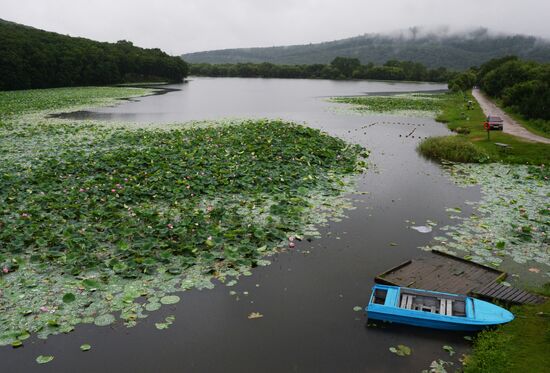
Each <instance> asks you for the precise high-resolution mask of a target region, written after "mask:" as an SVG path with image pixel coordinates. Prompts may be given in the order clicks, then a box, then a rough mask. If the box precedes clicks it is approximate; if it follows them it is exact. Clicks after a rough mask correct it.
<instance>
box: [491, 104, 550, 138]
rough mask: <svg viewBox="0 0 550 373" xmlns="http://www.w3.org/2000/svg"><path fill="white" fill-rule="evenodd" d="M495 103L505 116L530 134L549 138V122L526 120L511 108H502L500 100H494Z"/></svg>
mask: <svg viewBox="0 0 550 373" xmlns="http://www.w3.org/2000/svg"><path fill="white" fill-rule="evenodd" d="M496 102H497V104H498V105H499V107H500V108H502V110H504V111H505V112H506V114H508V115H509V116H510V117H512V118H513V119H514V120H515V121H516V122H518V123H519V124H521V125H522V126H523V127H525V128H526V129H528V130H529V131H530V132H533V133H534V134H535V135H539V136H542V137H546V138H550V121H549V120H543V119H527V118H525V117H524V116H523V115H521V114H518V113H517V112H516V111H515V110H514V109H513V108H510V107H506V106H504V105H503V104H502V102H501V101H500V100H496Z"/></svg>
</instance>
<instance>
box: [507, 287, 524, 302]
mask: <svg viewBox="0 0 550 373" xmlns="http://www.w3.org/2000/svg"><path fill="white" fill-rule="evenodd" d="M522 291H523V290H521V289H518V288H514V287H513V288H512V291H511V292H510V293H509V294H507V295H506V297H507V298H508V299H509V300H512V299H514V297H515V296H516V295H517V294H519V293H520V292H522Z"/></svg>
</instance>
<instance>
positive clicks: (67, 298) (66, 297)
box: [63, 293, 76, 303]
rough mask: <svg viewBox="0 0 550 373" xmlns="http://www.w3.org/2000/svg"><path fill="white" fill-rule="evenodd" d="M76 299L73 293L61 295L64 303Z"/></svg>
mask: <svg viewBox="0 0 550 373" xmlns="http://www.w3.org/2000/svg"><path fill="white" fill-rule="evenodd" d="M75 299H76V297H75V295H74V294H73V293H67V294H65V295H63V302H64V303H72V302H74V301H75Z"/></svg>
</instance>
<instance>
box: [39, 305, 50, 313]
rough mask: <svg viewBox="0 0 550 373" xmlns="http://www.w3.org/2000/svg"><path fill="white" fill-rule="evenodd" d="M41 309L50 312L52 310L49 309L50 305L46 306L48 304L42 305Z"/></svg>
mask: <svg viewBox="0 0 550 373" xmlns="http://www.w3.org/2000/svg"><path fill="white" fill-rule="evenodd" d="M40 311H42V312H50V310H49V309H48V307H46V306H42V307H40Z"/></svg>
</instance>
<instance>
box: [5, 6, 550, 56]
mask: <svg viewBox="0 0 550 373" xmlns="http://www.w3.org/2000/svg"><path fill="white" fill-rule="evenodd" d="M549 16H550V0H521V1H519V0H517V1H516V0H513V1H512V0H460V1H457V0H377V1H372V0H333V1H329V0H326V1H324V0H295V1H292V0H154V1H144V0H0V18H3V19H6V20H9V21H14V22H18V23H23V24H26V25H29V26H33V27H37V28H41V29H45V30H48V31H55V32H59V33H62V34H68V35H71V36H82V37H87V38H91V39H95V40H100V41H111V42H114V41H117V40H121V39H126V40H130V41H132V42H134V44H136V45H139V46H142V47H158V48H161V49H163V50H165V51H166V52H168V53H170V54H181V53H186V52H194V51H201V50H211V49H221V48H236V47H252V46H273V45H289V44H303V43H310V42H312V43H315V42H320V41H329V40H335V39H341V38H345V37H350V36H356V35H360V34H364V33H377V32H380V33H383V32H389V31H395V30H399V29H407V28H409V27H411V26H424V27H428V28H440V27H442V26H448V27H450V29H451V30H455V31H459V30H464V29H468V28H474V27H479V26H483V27H487V28H489V29H490V30H492V31H496V32H506V33H522V34H530V35H536V36H542V37H545V38H549V39H550V25H549Z"/></svg>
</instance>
